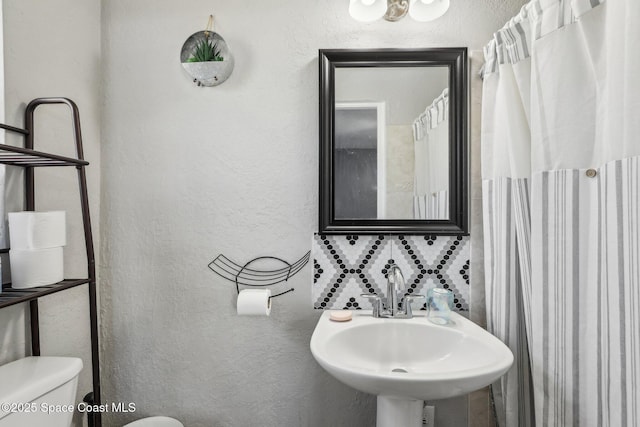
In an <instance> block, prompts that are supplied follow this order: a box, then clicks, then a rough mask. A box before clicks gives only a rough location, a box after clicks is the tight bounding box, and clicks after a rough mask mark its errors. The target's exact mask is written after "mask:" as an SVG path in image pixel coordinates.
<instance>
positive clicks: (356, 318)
mask: <svg viewBox="0 0 640 427" xmlns="http://www.w3.org/2000/svg"><path fill="white" fill-rule="evenodd" d="M330 314H331V313H330V311H326V312H324V313H323V314H322V316H321V317H320V320H318V324H317V325H316V329H315V331H314V332H313V336H312V337H311V353H313V356H314V357H315V359H316V361H317V362H318V363H319V364H320V366H322V367H323V368H324V369H325V370H326V371H327V372H329V373H330V374H331V375H333V376H334V377H335V378H337V379H338V380H340V381H341V382H343V383H345V384H347V385H349V386H351V387H353V388H355V389H357V390H360V391H364V392H366V393H371V394H375V395H377V396H378V411H377V424H376V425H377V427H397V426H403V427H413V426H416V427H420V426H421V425H422V407H423V405H424V401H425V400H435V399H445V398H448V397H454V396H460V395H464V394H467V393H469V392H472V391H474V390H478V389H480V388H482V387H485V386H487V385H489V384H491V383H492V382H494V381H495V380H497V379H498V378H500V377H501V376H502V375H504V374H505V373H506V372H507V370H508V369H509V368H510V367H511V364H512V363H513V354H512V353H511V351H510V350H509V348H508V347H507V346H506V345H504V344H503V343H502V342H501V341H500V340H499V339H497V338H496V337H494V336H493V335H491V334H490V333H489V332H487V331H486V330H484V329H482V328H481V327H479V326H477V325H476V324H475V323H473V322H471V321H469V320H467V319H465V318H464V317H462V316H460V315H459V314H457V313H452V317H451V320H452V322H451V323H450V324H449V325H435V324H433V323H431V322H430V321H429V320H427V318H426V316H424V315H423V314H416V315H415V316H414V318H412V319H376V318H374V317H373V316H372V315H371V312H370V311H354V312H353V320H351V321H348V322H334V321H332V320H330V319H329V315H330Z"/></svg>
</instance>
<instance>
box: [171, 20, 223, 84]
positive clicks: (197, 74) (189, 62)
mask: <svg viewBox="0 0 640 427" xmlns="http://www.w3.org/2000/svg"><path fill="white" fill-rule="evenodd" d="M180 60H181V62H182V66H183V67H184V69H185V70H186V71H187V73H189V75H191V77H193V82H194V83H196V84H197V85H198V86H216V85H219V84H220V83H222V82H224V81H225V80H226V79H227V78H228V77H229V76H230V75H231V72H232V71H233V56H232V55H231V52H230V51H229V48H228V47H227V44H226V43H225V41H224V39H223V38H222V37H221V36H220V35H219V34H218V33H215V32H213V31H199V32H197V33H195V34H193V35H192V36H191V37H189V38H188V39H187V41H186V42H185V43H184V45H183V46H182V52H181V53H180Z"/></svg>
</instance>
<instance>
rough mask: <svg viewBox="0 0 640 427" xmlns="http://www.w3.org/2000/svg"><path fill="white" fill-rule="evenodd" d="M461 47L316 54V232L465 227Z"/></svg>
mask: <svg viewBox="0 0 640 427" xmlns="http://www.w3.org/2000/svg"><path fill="white" fill-rule="evenodd" d="M466 53H467V51H466V48H435V49H374V50H359V49H327V50H321V51H320V63H319V65H320V206H319V207H320V209H319V212H320V215H319V232H320V233H321V234H352V233H356V234H383V233H390V234H432V235H433V234H449V235H450V234H467V226H468V225H467V207H468V198H467V177H468V175H467V143H466V136H467V129H466V125H467V124H466V121H467V115H466V108H467V100H466V78H467V77H466V76H467V64H466Z"/></svg>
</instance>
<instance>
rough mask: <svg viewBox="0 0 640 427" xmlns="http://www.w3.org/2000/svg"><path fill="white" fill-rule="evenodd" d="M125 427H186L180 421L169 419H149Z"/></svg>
mask: <svg viewBox="0 0 640 427" xmlns="http://www.w3.org/2000/svg"><path fill="white" fill-rule="evenodd" d="M123 427H184V425H182V423H181V422H180V421H178V420H175V419H173V418H169V417H149V418H143V419H141V420H138V421H134V422H132V423H129V424H127V425H125V426H123Z"/></svg>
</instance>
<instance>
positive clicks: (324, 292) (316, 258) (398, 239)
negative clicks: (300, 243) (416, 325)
mask: <svg viewBox="0 0 640 427" xmlns="http://www.w3.org/2000/svg"><path fill="white" fill-rule="evenodd" d="M312 253H313V264H314V266H313V273H314V278H313V290H312V298H313V307H314V308H316V309H320V310H328V309H354V310H357V309H371V304H370V303H369V301H368V300H367V299H365V298H362V297H361V296H360V294H362V293H376V294H378V295H384V294H385V293H386V284H387V279H386V275H387V269H388V268H389V264H390V262H391V260H393V261H394V262H395V263H396V264H397V265H398V266H399V267H400V269H401V270H402V274H403V275H404V278H405V280H406V286H407V292H408V293H413V294H419V295H425V294H426V291H427V290H428V289H431V288H436V287H440V288H445V289H450V290H451V291H452V292H453V293H454V309H455V310H457V311H468V310H469V303H468V302H469V237H466V236H464V237H463V236H382V235H380V236H364V235H358V236H356V235H353V236H329V235H319V234H316V235H314V236H313V242H312ZM413 304H414V306H413V307H414V309H418V308H420V309H425V302H424V300H421V301H415V302H414V303H413Z"/></svg>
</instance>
